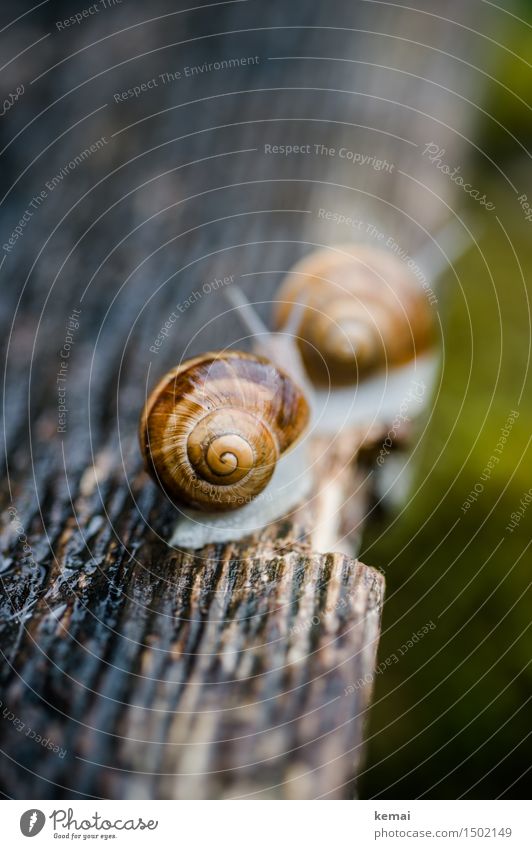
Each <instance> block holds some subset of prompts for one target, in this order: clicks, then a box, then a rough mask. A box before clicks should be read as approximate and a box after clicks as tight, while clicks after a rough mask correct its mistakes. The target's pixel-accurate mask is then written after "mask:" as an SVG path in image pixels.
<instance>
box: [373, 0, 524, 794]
mask: <svg viewBox="0 0 532 849" xmlns="http://www.w3.org/2000/svg"><path fill="white" fill-rule="evenodd" d="M516 14H519V15H520V16H521V17H522V18H523V19H525V20H524V21H523V22H520V21H518V20H517V19H515V18H514V19H512V22H511V23H510V25H509V26H508V30H507V32H506V33H505V34H504V39H503V38H501V41H502V40H504V44H505V46H506V47H507V48H508V50H507V51H505V50H503V49H501V48H497V47H494V49H495V50H496V51H497V62H496V65H495V68H494V71H493V75H494V76H495V77H496V78H497V79H498V80H499V82H500V83H501V85H496V84H491V85H490V91H489V93H488V98H487V102H486V103H485V104H484V109H485V110H486V112H487V113H488V115H487V116H486V118H485V119H484V121H483V123H482V126H481V127H480V132H479V134H478V144H479V147H480V149H481V153H479V154H478V157H477V161H476V173H475V174H474V177H475V179H474V180H473V183H474V184H475V185H479V186H481V187H482V191H485V192H486V194H487V196H488V197H489V198H490V199H491V200H493V202H494V203H495V205H496V215H495V214H493V213H491V214H490V215H487V214H484V215H483V216H482V236H481V238H480V240H479V250H477V249H476V248H473V249H471V250H470V251H469V252H468V253H467V255H465V256H464V257H463V258H462V259H461V260H460V262H459V263H458V264H457V267H456V270H457V274H458V277H459V283H458V282H457V279H456V277H455V276H454V275H453V274H448V275H447V277H446V279H445V280H443V282H442V286H443V292H444V296H443V307H442V309H441V311H440V315H441V318H442V321H443V328H444V330H443V332H444V363H443V370H442V379H441V387H440V389H439V392H438V394H437V398H436V402H435V408H434V411H433V414H432V417H431V420H430V422H429V424H428V427H427V430H426V432H425V434H424V435H423V438H422V439H421V441H420V443H419V446H418V449H417V453H416V456H417V457H418V458H419V461H418V464H417V466H416V481H415V484H414V486H413V490H412V493H411V499H410V501H409V503H408V505H407V506H406V507H405V509H404V510H403V511H402V512H401V514H400V515H398V514H397V513H395V514H394V515H390V514H384V513H383V512H382V511H381V512H380V513H379V514H377V515H376V516H375V518H374V519H373V521H372V522H371V523H370V525H369V526H368V528H367V531H366V534H365V538H364V544H363V549H362V553H361V559H362V560H363V561H364V562H366V563H370V564H372V565H377V566H379V567H382V568H383V571H384V572H385V574H386V581H387V601H386V604H385V611H384V623H383V635H382V641H381V644H380V647H379V659H380V660H385V659H386V658H387V657H389V656H391V655H393V653H394V652H397V650H398V648H399V647H401V646H402V644H403V643H404V642H405V641H406V640H407V639H408V638H409V637H410V636H411V635H412V633H413V632H415V631H417V630H419V629H420V628H421V627H422V626H423V625H424V624H425V623H426V622H428V621H429V620H432V621H433V622H434V623H435V625H436V628H435V629H434V630H431V631H430V632H429V634H428V635H426V636H424V637H423V638H422V639H421V640H420V641H419V642H418V643H417V644H416V645H415V646H414V647H413V648H412V649H410V650H409V651H408V652H406V653H405V654H404V656H402V657H401V658H400V662H398V663H393V664H391V666H390V667H389V668H388V669H387V670H386V671H385V672H384V673H383V674H381V675H378V676H377V677H376V679H375V692H374V696H375V701H374V705H373V709H372V712H371V718H370V724H369V728H368V737H369V749H368V755H367V759H366V768H365V772H364V775H363V779H362V785H361V788H360V789H361V793H360V795H361V796H362V797H363V798H364V797H368V796H379V797H388V798H416V797H418V796H419V795H420V788H424V792H423V794H422V795H425V796H427V797H432V798H456V797H460V796H462V795H464V796H465V797H468V798H494V797H497V796H499V795H502V796H503V797H504V796H506V797H507V798H519V797H527V796H529V795H530V785H531V780H532V737H531V736H530V735H531V733H532V732H531V724H530V713H531V701H530V700H531V697H532V667H531V651H532V629H531V627H530V625H531V617H530V610H531V604H532V594H531V591H530V577H531V568H530V567H531V562H532V556H531V549H530V541H531V540H532V504H531V505H529V506H528V509H527V510H526V511H525V512H524V515H523V517H522V519H521V521H520V523H519V525H518V527H517V528H515V529H514V530H513V532H509V531H508V530H507V529H506V526H507V525H508V523H509V522H510V521H511V514H512V513H514V512H515V511H516V510H517V509H518V508H519V506H520V501H521V499H522V498H523V497H524V494H525V493H526V492H527V491H528V490H529V489H530V487H531V486H532V475H531V463H532V452H531V450H530V439H531V421H532V397H531V386H532V381H531V378H530V373H529V371H530V361H529V353H530V339H531V333H530V305H529V298H530V291H529V290H530V282H529V279H530V270H531V269H532V221H529V222H527V221H526V220H525V216H524V213H523V211H522V209H521V206H520V204H519V202H518V195H520V194H521V193H525V194H527V195H528V198H529V202H531V199H532V180H531V176H532V169H531V166H530V159H529V157H528V156H527V155H526V154H525V153H523V151H522V150H521V149H520V147H519V144H518V143H517V142H516V141H515V140H514V139H512V137H511V135H510V133H511V134H512V135H513V136H515V138H516V139H518V140H519V141H520V142H521V143H522V144H523V145H524V146H525V148H526V147H527V146H528V141H529V139H530V137H531V132H532V111H531V108H530V105H529V103H528V101H530V93H531V92H532V66H531V64H530V63H529V60H530V58H531V57H532V28H531V26H530V22H531V20H532V4H530V3H523V4H521V6H520V8H519V7H518V8H517V9H516ZM513 54H515V55H513ZM512 92H513V93H514V94H512ZM490 116H491V117H490ZM496 121H499V122H500V124H502V125H503V128H506V129H503V128H501V127H499V126H498V125H497V123H496ZM490 159H491V160H492V162H493V164H490V162H489V160H490ZM497 166H498V168H499V169H500V170H498V168H497ZM501 171H502V172H503V173H502V174H501V173H500V172H501ZM506 177H507V178H509V180H510V181H511V182H512V183H513V184H514V185H515V187H516V188H517V193H516V192H515V191H514V190H513V189H512V187H511V185H510V183H509V182H508V180H507V179H506ZM470 209H471V214H472V215H474V214H475V212H476V210H475V204H471V206H470ZM505 231H506V232H505ZM512 410H518V411H519V414H520V415H519V418H518V419H517V421H516V422H515V424H514V425H513V426H512V427H511V432H510V435H509V436H508V438H507V441H506V443H505V445H504V449H503V451H502V453H501V454H500V461H499V463H498V464H496V465H495V468H494V470H493V472H492V474H491V476H490V477H489V479H487V480H485V481H483V485H484V490H483V492H482V493H481V494H479V496H478V500H477V501H476V502H474V503H473V504H472V505H471V507H470V508H469V509H468V510H467V511H466V512H465V513H464V512H463V511H462V504H463V503H464V501H465V500H466V499H467V497H468V495H469V493H470V491H471V490H473V488H474V487H475V485H476V484H477V483H478V482H479V481H480V480H481V475H482V473H483V470H484V468H485V466H486V464H487V463H488V461H489V458H490V457H491V456H492V455H493V453H494V449H495V447H496V445H497V442H498V441H499V438H500V432H501V428H503V427H504V426H505V423H506V421H507V418H508V416H509V415H510V414H511V411H512ZM436 782H437V783H436Z"/></svg>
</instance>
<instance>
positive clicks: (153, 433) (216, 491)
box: [139, 351, 309, 511]
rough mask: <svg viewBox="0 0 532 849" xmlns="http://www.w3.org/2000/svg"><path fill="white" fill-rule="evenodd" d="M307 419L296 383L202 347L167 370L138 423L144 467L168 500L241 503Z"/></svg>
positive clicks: (256, 362) (236, 355)
mask: <svg viewBox="0 0 532 849" xmlns="http://www.w3.org/2000/svg"><path fill="white" fill-rule="evenodd" d="M308 420H309V407H308V404H307V401H306V399H305V397H304V395H303V393H302V392H301V390H300V389H299V388H298V387H297V386H296V385H295V384H294V383H293V381H292V380H291V379H290V378H289V377H288V376H287V375H285V374H284V373H283V372H282V371H281V370H280V369H278V368H277V367H276V366H274V365H273V364H272V363H270V362H269V361H268V360H266V359H265V358H262V357H256V356H252V355H250V354H245V353H242V352H240V351H229V352H224V353H222V354H216V353H210V354H204V355H203V356H201V357H197V358H195V359H193V360H188V361H187V362H185V363H183V364H182V365H180V366H178V367H177V368H176V369H174V370H173V371H171V372H169V373H168V374H167V375H166V376H165V377H164V378H163V379H162V380H161V382H160V383H159V384H158V386H157V387H156V388H155V389H154V391H153V392H152V394H151V396H150V398H149V399H148V401H147V403H146V406H145V409H144V412H143V415H142V418H141V424H140V433H139V436H140V444H141V450H142V453H143V456H144V461H145V465H146V469H147V470H148V472H149V473H150V474H151V476H152V477H153V478H154V480H155V481H156V482H157V483H158V484H159V486H160V487H161V488H162V489H163V490H164V491H165V492H166V493H167V494H168V495H169V497H170V498H172V499H173V500H175V501H177V502H180V503H185V504H189V505H191V506H193V507H196V508H198V509H201V510H206V511H222V510H232V509H236V508H238V507H242V506H243V505H244V504H246V503H248V502H249V501H251V500H252V499H253V498H255V497H256V496H257V495H258V494H259V493H260V492H262V490H263V489H264V488H265V487H266V485H267V484H268V481H269V480H270V478H271V476H272V474H273V472H274V469H275V464H276V463H277V460H278V459H279V457H280V455H281V454H282V453H283V452H284V451H286V449H287V448H288V447H289V446H290V445H291V444H292V443H293V442H295V440H296V439H297V438H298V437H299V435H300V434H301V433H302V432H303V430H304V428H305V427H306V425H307V423H308Z"/></svg>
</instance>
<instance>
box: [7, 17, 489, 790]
mask: <svg viewBox="0 0 532 849" xmlns="http://www.w3.org/2000/svg"><path fill="white" fill-rule="evenodd" d="M187 5H188V4H177V6H176V4H173V5H172V7H171V8H166V6H165V5H164V4H163V3H160V4H158V3H155V4H150V13H149V16H148V15H147V12H146V4H143V3H140V2H139V3H135V2H128V3H127V4H125V3H124V4H123V5H122V6H121V7H117V8H116V9H115V10H114V11H109V12H106V13H105V14H103V13H102V14H98V15H94V16H92V18H91V19H90V20H88V21H86V22H84V23H83V24H82V25H79V26H73V27H71V28H70V29H69V30H68V32H61V31H58V29H57V26H56V21H57V20H58V19H61V18H64V17H67V16H68V15H69V14H71V13H72V9H71V4H69V3H66V2H65V3H63V2H50V3H48V4H45V5H44V6H43V7H42V8H40V9H39V10H38V11H36V12H35V13H32V14H31V15H27V16H25V17H24V18H22V19H20V20H19V21H18V22H17V23H16V24H15V25H13V26H12V27H10V28H8V29H6V30H2V32H1V33H0V48H1V52H2V57H3V60H5V62H8V61H9V64H7V65H6V69H5V71H4V79H5V86H6V89H7V90H8V91H11V90H14V89H15V88H16V86H17V84H19V83H20V82H23V83H24V86H25V93H24V96H23V97H22V98H20V101H19V102H17V104H16V105H15V106H13V108H12V109H10V111H9V113H8V114H6V115H5V116H4V117H3V118H2V122H1V125H0V134H1V141H2V149H3V153H2V169H1V177H2V182H3V192H2V195H3V201H2V206H1V222H0V223H1V227H2V233H3V238H2V243H3V244H5V242H6V240H7V239H8V238H9V236H10V234H12V233H13V231H14V228H15V227H16V225H17V223H18V222H19V221H20V219H21V217H22V216H23V215H24V212H25V210H27V209H28V208H30V204H31V202H32V199H33V198H34V197H35V196H36V195H37V194H39V193H40V192H42V191H45V194H46V196H45V198H44V200H43V202H42V203H41V204H39V205H38V206H37V207H35V208H33V207H32V214H31V216H30V220H29V221H28V222H27V226H25V227H24V228H23V232H22V235H21V236H19V237H18V238H17V239H15V243H14V245H13V246H12V247H11V248H10V249H9V250H3V256H2V258H1V259H2V262H3V265H2V267H1V269H0V273H1V275H2V278H3V283H4V282H5V285H4V286H3V294H2V304H1V309H0V343H1V345H2V348H3V354H4V358H5V374H4V396H3V405H4V411H5V416H4V422H3V431H4V433H3V435H4V457H3V459H4V473H5V481H6V484H5V486H4V487H3V488H2V491H1V493H0V507H1V509H2V529H1V536H0V545H1V553H2V561H1V566H0V568H1V573H0V578H1V593H2V602H1V614H2V615H1V622H0V649H1V652H2V658H3V661H4V662H3V665H2V670H1V673H0V674H1V684H2V692H1V695H0V699H1V701H2V705H1V712H2V716H1V721H0V746H1V750H2V754H1V757H0V780H1V788H2V792H3V793H4V794H6V795H7V796H13V797H16V798H28V797H30V798H31V797H35V798H48V797H50V798H55V797H71V796H80V797H86V796H97V797H113V798H120V797H128V798H137V797H157V796H163V797H171V798H183V797H188V796H200V797H211V796H212V797H219V796H231V797H235V796H245V795H252V796H259V797H262V796H268V795H272V796H279V797H283V798H290V797H312V798H315V797H318V796H322V795H327V796H329V797H334V796H349V795H350V794H352V792H353V781H354V778H355V775H356V770H357V764H358V762H359V757H360V753H361V740H362V729H363V720H364V718H365V714H366V709H367V699H368V693H369V688H368V687H365V688H364V687H355V685H356V684H357V682H358V681H359V679H360V678H365V676H367V675H369V676H370V677H371V670H372V666H373V660H374V652H375V645H376V639H377V635H378V619H379V611H380V605H381V601H382V579H381V577H380V575H379V574H378V573H377V572H375V571H374V570H371V569H369V568H367V567H365V566H363V565H361V564H360V563H358V562H357V561H356V559H354V557H353V552H355V551H356V545H357V541H358V538H359V536H360V529H361V527H362V523H363V519H364V515H365V512H366V498H367V496H368V492H369V491H370V489H371V481H370V478H368V475H370V472H369V471H368V469H367V468H366V467H357V466H356V465H355V466H353V465H352V463H351V459H352V458H354V457H355V456H356V453H357V448H358V444H359V443H357V442H355V443H353V445H351V446H349V447H348V448H347V449H345V446H344V448H342V451H344V450H346V451H347V457H344V456H343V455H342V459H341V461H340V469H341V470H343V471H342V474H340V475H339V476H334V475H333V476H332V479H329V478H327V481H328V483H327V486H323V487H321V488H319V491H318V492H317V494H316V499H315V504H314V506H313V508H312V511H310V512H309V511H305V510H304V511H303V513H302V514H296V515H295V516H293V517H292V519H291V520H289V521H286V522H281V523H277V524H276V525H274V526H272V527H270V528H267V529H266V530H265V531H264V532H263V534H262V535H261V537H260V539H255V540H248V541H247V543H246V544H238V545H227V546H225V547H221V546H217V547H211V548H208V549H206V550H204V551H202V552H200V553H196V554H192V553H190V552H185V553H179V552H174V551H172V550H171V549H169V548H168V546H167V544H166V542H165V540H166V539H168V537H169V534H170V532H171V527H172V523H173V521H174V514H173V511H172V509H171V507H170V505H169V504H167V503H166V502H165V501H164V499H162V498H161V496H160V494H159V493H157V492H156V489H155V487H154V486H153V485H152V484H151V483H150V482H148V481H147V478H146V477H145V475H144V474H143V473H142V471H141V460H140V456H139V450H138V445H137V438H136V430H137V425H138V416H139V413H140V410H141V408H142V405H143V403H144V400H145V397H146V394H147V392H148V391H149V389H150V388H151V387H153V386H154V385H155V383H156V381H157V380H158V379H159V378H160V377H161V376H162V375H163V374H164V373H165V371H166V370H168V369H170V368H171V367H172V366H174V365H175V364H176V362H178V361H179V359H180V358H181V357H182V356H184V355H185V356H192V355H195V354H198V353H200V352H202V351H204V350H207V349H209V350H211V349H213V348H221V347H223V346H224V345H226V344H229V343H234V342H235V341H236V340H237V339H238V338H239V335H241V336H243V335H245V334H244V330H243V329H240V330H239V329H238V327H237V325H236V324H235V320H234V316H229V317H228V314H227V303H226V301H225V300H224V298H223V285H222V286H218V285H217V286H216V287H211V288H210V289H209V290H208V296H207V294H205V290H204V289H203V286H204V284H205V283H210V282H212V281H213V280H215V279H216V280H221V281H224V280H225V279H228V280H232V279H234V280H237V281H238V282H239V284H240V285H242V286H243V287H244V289H245V290H246V292H247V294H248V296H249V297H250V298H251V299H252V300H255V301H258V309H259V311H260V312H261V313H262V315H263V317H264V318H265V320H269V316H270V312H271V303H270V301H271V299H272V297H273V295H274V292H275V290H276V288H277V286H278V285H279V282H280V280H281V278H282V275H283V273H284V272H285V271H286V270H287V269H288V268H289V267H290V266H291V265H292V264H293V263H294V262H295V261H296V260H297V259H299V258H300V257H301V256H302V255H304V254H305V253H307V252H308V250H309V248H310V247H311V246H312V245H319V244H327V243H330V242H331V241H344V240H345V238H346V235H347V236H348V235H349V232H345V230H344V229H342V230H341V232H339V229H338V225H334V224H332V223H331V222H327V221H325V220H324V219H323V218H321V217H320V215H319V210H320V208H327V209H332V210H338V211H340V212H343V213H346V212H347V213H356V214H358V215H359V216H360V217H361V218H362V219H363V220H364V221H366V222H375V221H376V222H378V223H379V226H380V228H381V230H382V231H383V232H386V233H387V234H388V233H390V234H392V235H394V236H396V237H397V238H400V240H401V246H402V247H405V248H408V250H409V251H411V250H412V249H413V246H415V245H417V244H420V243H421V242H423V241H424V239H425V238H426V237H427V232H432V230H433V228H434V227H436V226H437V225H438V224H439V223H440V222H441V221H442V220H444V219H445V218H446V217H447V215H448V208H447V207H446V205H445V200H446V198H445V197H444V198H442V200H441V201H440V200H439V199H438V198H437V196H435V195H433V194H432V193H431V191H430V185H431V176H430V175H431V173H432V171H433V169H432V166H430V164H429V163H428V162H427V160H426V158H423V156H422V155H421V152H420V150H421V146H422V145H423V144H424V143H426V142H427V141H429V140H430V139H431V138H434V136H436V139H437V141H438V142H439V143H440V144H441V146H442V147H446V149H447V151H448V155H450V154H451V152H454V153H456V155H458V154H459V153H460V152H461V151H463V146H464V139H465V138H467V136H468V134H469V133H470V132H471V126H472V117H471V114H472V113H471V109H468V108H466V105H465V101H464V100H457V98H456V97H455V96H453V94H452V92H453V87H454V86H455V81H456V80H457V77H458V75H461V73H462V67H463V63H461V62H460V61H458V60H455V59H453V54H457V55H458V56H459V57H460V56H463V57H464V60H467V61H468V62H474V61H475V57H478V55H479V53H480V52H481V51H480V48H481V45H479V44H478V43H477V41H476V40H475V38H474V36H473V35H472V33H471V32H470V31H469V30H468V29H467V25H468V24H470V23H471V22H472V19H473V18H475V16H476V18H478V15H479V10H480V9H482V10H483V13H484V14H487V11H486V10H487V7H486V4H482V6H480V4H477V3H476V2H472V3H471V4H467V8H465V7H464V4H462V3H460V2H458V0H456V1H455V0H453V2H450V3H448V4H447V14H448V16H449V19H452V18H453V17H455V18H457V19H458V20H460V21H461V22H463V24H464V26H463V27H461V28H456V27H453V26H452V25H451V24H450V23H449V22H448V21H445V20H444V19H437V18H436V19H435V18H431V17H430V16H427V15H421V14H420V13H416V12H415V11H408V10H405V9H401V7H392V6H389V5H386V4H385V5H384V6H383V5H382V4H379V5H376V4H373V3H358V2H357V3H344V2H342V0H330V2H326V3H325V2H324V3H322V2H316V3H304V2H298V3H294V4H286V3H285V2H281V0H272V2H268V3H262V2H258V0H256V2H255V0H250V2H247V3H239V4H231V3H227V4H225V5H222V6H219V7H217V8H216V9H211V10H210V11H208V12H206V11H203V12H202V11H201V10H197V11H192V12H188V13H186V14H182V13H181V12H182V9H184V8H185V7H186V6H187ZM428 8H431V9H433V11H434V12H435V14H437V12H438V3H437V2H436V0H434V2H432V0H431V2H430V3H429V4H428V6H427V10H428ZM19 14H20V8H19V4H17V3H14V2H9V0H8V2H6V3H5V4H2V15H3V16H4V18H3V20H2V25H4V24H6V25H7V23H8V22H9V21H10V20H11V19H13V18H15V17H17V15H19ZM163 14H164V15H165V17H164V18H161V19H160V20H157V16H158V15H163ZM148 17H149V18H150V20H149V21H148V20H147V18H148ZM48 33H49V34H50V35H48ZM39 39H40V40H39ZM34 42H36V46H35V48H32V49H27V50H26V49H25V48H27V47H28V46H29V45H31V44H33V43H34ZM37 42H38V43H37ZM451 46H452V50H451V49H449V51H447V52H446V51H445V48H446V47H448V48H451ZM19 54H20V55H19ZM17 55H19V58H16V59H15V58H14V57H15V56H17ZM242 56H246V57H254V56H257V57H258V61H257V62H256V63H254V64H247V65H246V66H238V67H235V68H233V69H231V70H229V69H226V70H224V71H223V72H222V71H219V72H207V73H205V72H201V73H199V72H198V73H196V74H194V75H193V76H191V77H187V76H185V75H184V73H183V76H182V78H181V79H180V80H179V81H174V82H163V81H162V80H161V77H160V76H159V75H161V74H163V75H164V74H168V73H169V72H172V73H173V72H175V71H176V70H181V71H184V68H185V67H190V66H201V65H203V64H204V63H205V62H207V63H209V62H210V63H214V62H217V61H221V60H226V59H228V58H231V57H242ZM283 57H284V58H283ZM288 57H294V58H291V59H290V58H288ZM305 57H307V58H305ZM2 64H4V61H3V62H2ZM397 69H399V71H397ZM151 79H156V80H157V81H158V82H157V85H156V86H155V87H153V88H152V89H150V90H149V91H145V92H143V93H141V94H140V95H139V96H136V95H129V94H128V91H129V90H130V89H131V88H132V86H134V85H137V84H140V83H142V82H143V81H148V80H151ZM443 79H444V80H445V81H446V83H445V85H446V89H442V88H441V85H440V83H441V80H443ZM468 79H469V78H468ZM471 79H473V77H471ZM475 80H476V83H475V85H477V84H478V79H477V78H475ZM438 86H439V88H438ZM472 87H473V88H474V86H472ZM436 90H437V91H438V101H437V104H438V105H437V107H435V106H434V92H435V91H436ZM460 91H461V94H462V95H464V93H465V91H464V80H463V78H461V86H460ZM124 93H125V95H124ZM472 94H473V92H472ZM117 95H118V99H117ZM436 113H437V114H436ZM451 116H452V121H451V120H450V117H451ZM99 139H100V140H102V139H103V141H102V142H101V144H100V145H99V146H98V147H97V149H96V150H95V151H94V152H91V153H90V155H87V156H84V157H83V158H82V160H81V161H80V162H78V163H77V164H76V157H78V158H79V155H80V153H81V152H83V151H84V150H87V149H88V148H90V145H93V144H95V143H96V142H97V140H99ZM265 143H270V144H272V145H275V144H279V145H287V144H305V145H306V144H308V145H310V146H311V149H312V150H314V147H313V146H314V145H315V144H316V145H325V146H326V147H331V146H334V147H335V148H337V149H339V148H340V147H341V146H342V145H344V146H346V147H347V148H349V149H350V150H358V151H360V152H361V153H364V154H370V153H371V154H372V155H375V156H382V157H386V158H387V159H388V160H389V161H390V162H393V165H394V167H393V169H392V171H383V170H380V171H379V170H376V169H373V168H365V169H362V168H356V167H354V166H353V165H352V164H350V163H349V162H348V161H347V160H345V159H340V158H339V157H338V156H329V155H323V154H319V155H314V154H313V155H309V156H307V155H301V156H295V157H294V156H293V157H288V156H276V155H270V154H267V153H266V152H265V148H264V145H265ZM72 162H74V163H75V167H70V163H72ZM414 174H415V175H416V179H419V180H421V181H422V182H423V181H426V183H427V187H428V188H426V189H425V188H423V189H420V187H419V185H417V184H415V183H414V182H413V180H412V179H411V177H410V176H409V175H414ZM54 178H57V179H56V182H55V183H54V184H53V186H54V187H53V189H50V188H47V183H49V182H50V181H53V180H54ZM448 188H449V191H451V187H450V186H449V187H448ZM420 193H421V196H420ZM224 285H225V284H224ZM198 292H199V296H198V297H195V296H194V297H191V296H193V295H194V293H198ZM74 310H76V311H77V312H74ZM172 313H176V314H177V317H178V320H177V321H176V322H175V323H174V324H172V326H171V328H170V329H169V330H168V331H167V333H166V336H162V337H161V336H160V333H161V328H164V327H165V322H166V321H167V320H168V317H169V316H170V315H172ZM72 316H74V319H75V320H74V321H73V320H72ZM74 325H75V326H74ZM157 339H162V343H161V344H160V345H159V346H157V345H155V342H156V340H157ZM241 341H242V345H243V346H244V345H245V341H244V339H242V340H241ZM65 342H68V344H69V346H70V347H69V349H68V357H66V356H63V354H62V351H63V350H64V347H65ZM154 347H155V348H156V350H155V352H154V351H153V348H154ZM62 363H66V366H63V365H62ZM62 373H63V377H64V382H63V384H62V386H63V387H64V388H65V390H66V396H65V398H66V400H65V406H66V408H67V411H66V413H65V415H64V419H61V418H60V415H59V414H60V410H59V406H58V405H59V397H58V386H59V384H58V375H61V374H62ZM364 438H365V437H363V438H362V440H361V441H364ZM317 451H318V454H319V455H320V456H321V455H322V454H323V451H322V450H321V449H320V448H319V446H318V448H317ZM335 463H336V460H335V462H334V463H331V464H330V466H331V468H334V467H335ZM329 485H330V486H331V487H332V490H331V489H330V488H329ZM334 503H340V504H341V505H343V509H342V510H340V511H335V510H331V506H330V505H331V504H334ZM316 515H320V516H322V517H325V518H324V519H323V521H322V522H321V523H320V522H319V521H318V522H317V523H316ZM339 538H342V539H343V540H344V542H343V543H342V545H341V546H340V547H339V549H338V550H342V551H343V553H337V554H328V553H324V552H328V551H329V550H330V549H329V546H330V545H331V544H336V542H337V541H338V539H339ZM315 552H316V553H315ZM344 601H345V604H344V603H343V602H344ZM309 621H310V623H311V625H310V627H307V625H306V623H308V622H309ZM350 685H351V687H352V688H353V690H354V692H353V693H348V694H347V695H345V693H344V690H345V689H347V688H348V687H349V686H350ZM47 746H50V748H47ZM54 747H55V749H56V750H57V751H54Z"/></svg>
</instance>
